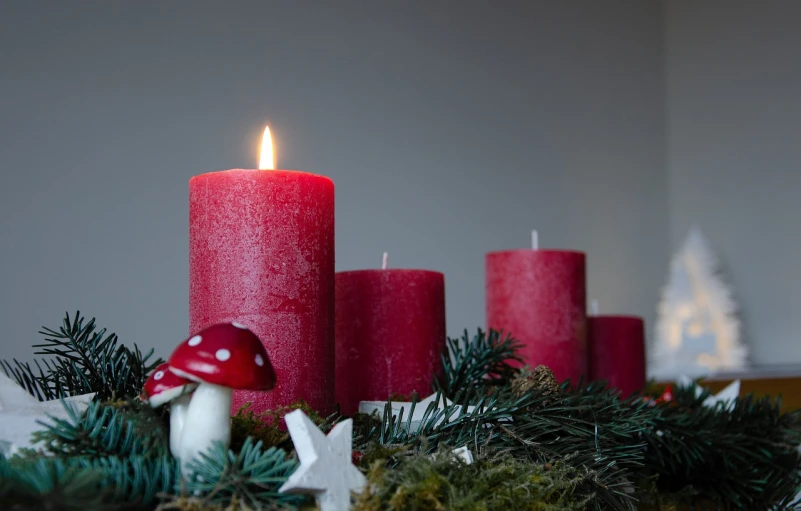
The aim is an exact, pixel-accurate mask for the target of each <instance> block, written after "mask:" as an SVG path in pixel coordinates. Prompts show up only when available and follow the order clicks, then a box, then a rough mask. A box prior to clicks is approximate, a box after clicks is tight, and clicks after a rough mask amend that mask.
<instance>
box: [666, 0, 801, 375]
mask: <svg viewBox="0 0 801 511" xmlns="http://www.w3.org/2000/svg"><path fill="white" fill-rule="evenodd" d="M666 6H667V8H666V26H667V34H666V36H667V39H666V40H667V44H666V57H667V60H666V70H667V71H666V72H667V129H668V132H667V135H668V137H667V141H668V142H667V150H668V151H667V162H668V175H669V177H670V187H669V190H670V233H671V245H672V247H676V246H677V245H678V244H679V243H680V242H681V239H682V238H683V237H684V236H685V234H686V231H687V229H688V228H689V226H690V225H691V223H698V224H699V225H700V226H701V228H702V229H703V230H704V231H705V233H706V235H707V236H708V237H709V239H710V242H711V243H712V245H713V247H714V248H715V249H716V251H717V253H718V255H719V256H720V258H721V259H722V260H723V263H724V264H723V269H724V271H725V272H726V273H727V275H728V277H729V279H728V280H729V281H730V282H731V284H732V285H733V287H734V289H735V292H736V297H737V298H738V299H739V302H740V305H741V307H742V309H743V320H744V322H745V323H744V326H745V330H744V334H745V336H746V339H747V342H748V344H749V345H750V347H751V350H752V355H753V360H754V362H756V363H761V364H777V363H791V362H801V340H799V332H800V331H801V142H800V141H801V100H800V99H801V98H800V97H799V91H801V50H800V49H801V31H800V30H799V27H801V3H799V2H796V1H792V0H786V1H775V0H773V1H763V2H752V1H747V0H738V1H730V0H725V1H724V0H717V1H713V0H706V1H703V2H698V1H691V0H687V1H684V0H679V1H677V0H670V1H668V2H666Z"/></svg>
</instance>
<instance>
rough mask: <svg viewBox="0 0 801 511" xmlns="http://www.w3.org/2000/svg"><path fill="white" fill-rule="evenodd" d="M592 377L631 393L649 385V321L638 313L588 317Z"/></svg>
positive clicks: (624, 392)
mask: <svg viewBox="0 0 801 511" xmlns="http://www.w3.org/2000/svg"><path fill="white" fill-rule="evenodd" d="M587 326H588V329H589V331H588V339H587V340H588V344H589V368H590V379H591V380H606V381H607V382H609V385H610V386H611V387H614V388H617V389H619V390H620V393H621V394H622V395H623V396H626V397H628V396H630V395H631V394H633V393H634V392H637V391H640V390H642V388H643V387H645V322H644V321H643V319H642V318H638V317H635V316H591V317H589V318H587Z"/></svg>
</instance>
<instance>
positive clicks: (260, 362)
mask: <svg viewBox="0 0 801 511" xmlns="http://www.w3.org/2000/svg"><path fill="white" fill-rule="evenodd" d="M256 365H257V366H259V367H261V366H263V365H264V357H262V356H261V355H259V354H258V353H257V354H256Z"/></svg>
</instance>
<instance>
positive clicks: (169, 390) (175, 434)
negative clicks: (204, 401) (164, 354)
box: [142, 362, 197, 457]
mask: <svg viewBox="0 0 801 511" xmlns="http://www.w3.org/2000/svg"><path fill="white" fill-rule="evenodd" d="M195 388H197V383H195V382H193V381H192V380H187V379H186V378H181V377H180V376H178V375H177V374H175V373H173V372H170V370H169V364H167V363H166V362H165V363H164V364H161V365H159V366H158V367H157V368H156V370H155V371H154V372H153V374H151V375H150V378H148V379H147V381H146V382H145V386H144V387H143V388H142V401H146V402H147V403H148V404H149V405H150V406H152V407H153V408H158V407H159V406H161V405H163V404H166V403H170V452H171V453H172V455H173V456H175V457H177V456H178V446H179V445H180V441H181V431H182V430H183V427H184V418H185V417H186V410H187V407H188V406H189V398H190V397H191V394H192V392H193V391H194V390H195Z"/></svg>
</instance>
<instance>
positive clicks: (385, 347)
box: [336, 269, 445, 415]
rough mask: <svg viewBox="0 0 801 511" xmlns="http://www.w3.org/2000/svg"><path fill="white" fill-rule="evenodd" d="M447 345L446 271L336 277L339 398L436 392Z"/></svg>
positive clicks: (345, 404)
mask: <svg viewBox="0 0 801 511" xmlns="http://www.w3.org/2000/svg"><path fill="white" fill-rule="evenodd" d="M444 349H445V276H444V275H443V274H442V273H438V272H433V271H427V270H403V269H392V270H360V271H346V272H339V273H337V275H336V401H337V403H339V404H340V407H341V411H342V413H344V414H346V415H351V414H353V413H355V412H356V411H357V410H358V408H359V401H384V400H387V399H388V398H389V397H390V396H391V395H393V394H395V395H405V396H408V395H409V394H411V393H412V392H417V393H418V394H419V395H420V397H421V398H422V397H425V396H428V395H429V394H430V393H431V385H432V383H433V382H434V379H435V377H436V375H439V374H441V371H442V359H441V358H440V357H441V355H442V353H443V350H444Z"/></svg>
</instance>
